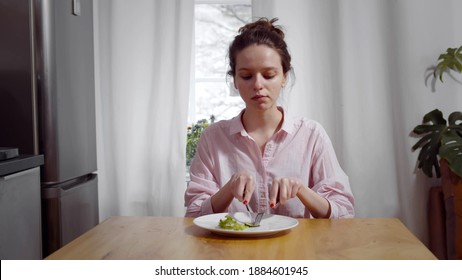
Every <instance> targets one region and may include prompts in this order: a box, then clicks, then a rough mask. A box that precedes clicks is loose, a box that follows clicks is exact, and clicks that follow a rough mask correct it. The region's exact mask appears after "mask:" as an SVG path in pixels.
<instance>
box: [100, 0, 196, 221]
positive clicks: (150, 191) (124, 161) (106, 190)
mask: <svg viewBox="0 0 462 280" xmlns="http://www.w3.org/2000/svg"><path fill="white" fill-rule="evenodd" d="M94 8H95V15H94V18H95V46H96V47H95V49H96V51H95V58H96V59H95V60H96V80H97V82H96V87H97V93H96V95H97V96H96V102H97V143H98V155H97V156H98V176H99V201H100V220H104V219H106V218H107V217H109V216H113V215H127V216H143V215H156V216H161V215H165V216H183V215H184V206H183V204H184V202H183V194H184V190H185V187H186V183H185V145H186V126H187V124H186V121H187V110H188V96H189V89H190V79H191V73H190V69H191V68H190V66H191V59H192V57H191V53H192V51H191V50H192V45H191V44H192V42H193V41H192V40H193V28H194V24H193V22H194V20H193V17H194V1H190V0H174V1H172V0H156V1H152V0H143V1H142V0H137V1H126V0H95V2H94Z"/></svg>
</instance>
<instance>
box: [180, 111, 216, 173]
mask: <svg viewBox="0 0 462 280" xmlns="http://www.w3.org/2000/svg"><path fill="white" fill-rule="evenodd" d="M214 122H215V116H214V115H212V116H210V123H214ZM207 126H209V122H208V121H207V120H206V119H202V120H198V121H197V122H196V123H195V124H194V125H192V126H188V132H187V138H186V166H187V167H189V166H190V165H191V161H192V160H193V158H194V156H195V155H196V149H197V143H198V142H199V139H200V137H201V134H202V131H204V129H206V128H207Z"/></svg>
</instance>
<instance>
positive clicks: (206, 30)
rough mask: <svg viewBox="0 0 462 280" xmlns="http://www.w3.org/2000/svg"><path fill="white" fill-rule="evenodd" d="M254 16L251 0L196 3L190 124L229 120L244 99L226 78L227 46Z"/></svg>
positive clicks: (241, 105) (220, 0) (238, 109)
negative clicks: (212, 120)
mask: <svg viewBox="0 0 462 280" xmlns="http://www.w3.org/2000/svg"><path fill="white" fill-rule="evenodd" d="M251 19H252V8H251V0H240V1H238V0H214V1H211V0H209V1H204V0H202V1H200V0H196V4H195V71H194V72H195V80H194V92H193V93H192V94H191V96H190V105H189V119H188V122H189V123H190V124H193V123H196V122H197V121H199V120H202V119H207V120H210V118H211V116H214V118H215V120H222V119H229V118H232V117H234V116H236V115H237V114H238V113H239V112H240V111H241V110H242V109H243V108H244V102H243V101H242V99H241V97H240V96H239V94H238V92H237V91H236V90H235V89H234V87H233V86H232V81H231V80H230V79H229V77H227V74H226V72H227V71H228V58H227V55H228V47H229V43H230V42H231V41H232V40H233V39H234V36H236V34H237V30H238V29H239V27H241V26H242V25H244V24H245V23H248V22H250V20H251Z"/></svg>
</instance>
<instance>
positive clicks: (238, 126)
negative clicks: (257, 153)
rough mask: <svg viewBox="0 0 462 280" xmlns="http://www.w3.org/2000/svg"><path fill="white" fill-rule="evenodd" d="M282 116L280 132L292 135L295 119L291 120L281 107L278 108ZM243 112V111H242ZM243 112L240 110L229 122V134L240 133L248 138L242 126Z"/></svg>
mask: <svg viewBox="0 0 462 280" xmlns="http://www.w3.org/2000/svg"><path fill="white" fill-rule="evenodd" d="M279 108H280V109H281V110H282V111H283V114H284V120H283V122H282V126H281V129H280V131H285V132H286V133H287V134H292V133H293V131H294V129H295V119H294V118H292V117H291V116H290V115H289V114H287V111H286V110H284V109H283V108H282V107H279ZM244 110H245V109H244ZM244 110H242V111H241V112H240V113H239V115H237V116H235V117H234V118H232V119H231V120H230V126H229V134H230V135H232V134H236V133H241V135H242V136H248V135H249V134H248V133H247V131H246V130H245V128H244V125H243V124H242V121H241V119H242V114H243V113H244Z"/></svg>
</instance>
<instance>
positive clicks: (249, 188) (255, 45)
mask: <svg viewBox="0 0 462 280" xmlns="http://www.w3.org/2000/svg"><path fill="white" fill-rule="evenodd" d="M276 20H277V19H273V20H268V19H265V18H262V19H259V20H257V21H255V22H253V23H250V24H247V25H245V26H243V27H242V28H240V29H239V34H238V35H237V36H236V37H235V39H234V41H233V42H232V43H231V45H230V47H229V60H230V63H229V64H230V65H229V67H230V70H229V72H228V74H229V75H230V76H231V77H232V78H233V81H234V86H235V87H236V89H237V90H238V91H239V94H240V96H241V97H242V99H243V100H244V102H245V109H244V110H242V112H241V113H240V114H239V115H238V116H236V117H235V118H233V119H231V120H225V121H220V122H217V123H214V124H212V125H211V126H209V127H208V128H207V129H206V130H205V131H204V132H203V133H202V136H201V139H200V140H199V143H198V146H197V151H196V156H195V158H194V159H193V161H192V163H191V167H190V178H191V181H190V182H189V184H188V187H187V190H186V193H185V205H186V207H187V210H186V216H200V215H205V214H212V213H219V212H237V211H242V212H245V211H246V206H245V205H246V204H248V206H249V207H250V208H251V209H252V210H253V211H254V212H261V211H264V212H266V213H272V214H279V215H287V216H291V217H297V218H300V217H306V218H341V217H353V216H354V198H353V194H352V192H351V189H350V186H349V182H348V177H347V176H346V174H345V173H344V172H343V170H342V169H341V167H340V165H339V163H338V160H337V157H336V155H335V152H334V149H333V147H332V144H331V141H330V139H329V137H328V136H327V134H326V132H325V131H324V129H323V128H322V127H321V125H320V124H319V123H317V122H315V121H312V120H308V119H306V118H300V117H290V116H288V115H287V114H286V112H285V111H284V109H283V108H281V107H279V106H278V105H277V100H278V98H279V95H280V93H281V90H282V88H284V87H285V86H286V83H287V78H288V74H289V71H293V70H292V66H291V56H290V54H289V52H288V50H287V45H286V43H285V41H284V32H283V31H282V29H281V28H280V27H279V26H276V25H274V22H275V21H276Z"/></svg>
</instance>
